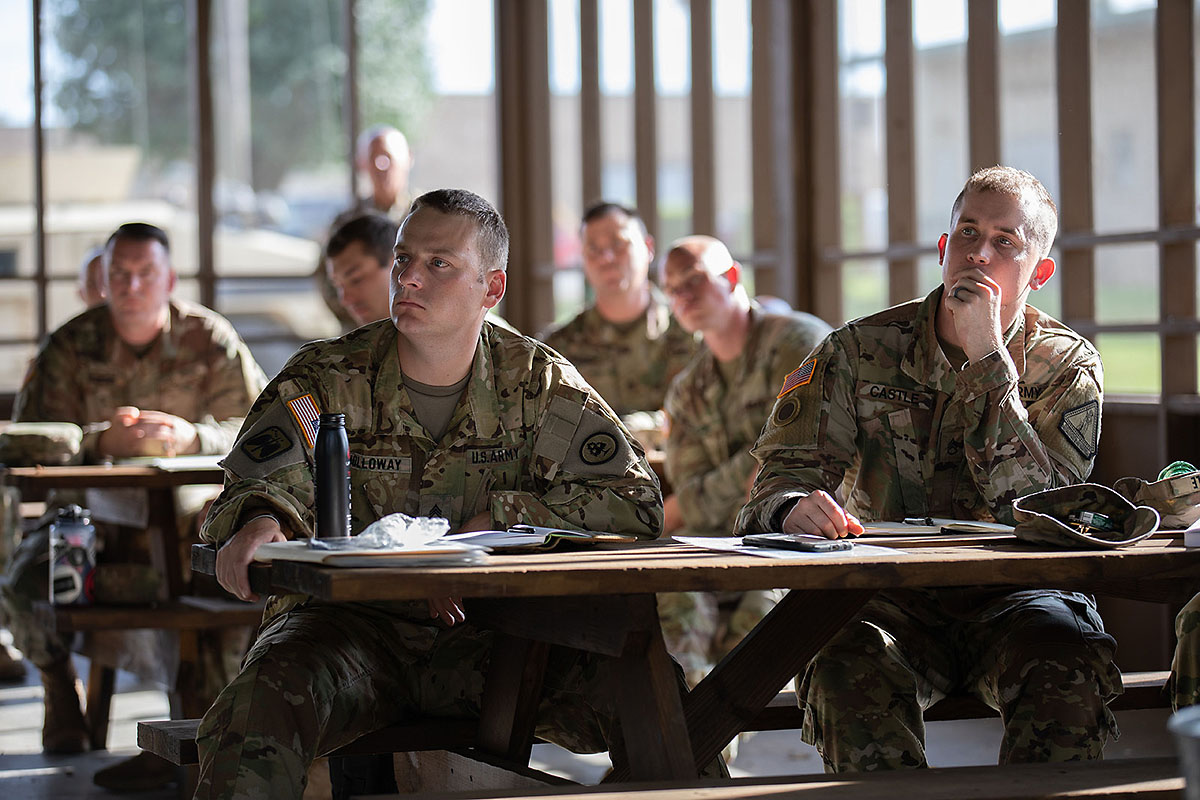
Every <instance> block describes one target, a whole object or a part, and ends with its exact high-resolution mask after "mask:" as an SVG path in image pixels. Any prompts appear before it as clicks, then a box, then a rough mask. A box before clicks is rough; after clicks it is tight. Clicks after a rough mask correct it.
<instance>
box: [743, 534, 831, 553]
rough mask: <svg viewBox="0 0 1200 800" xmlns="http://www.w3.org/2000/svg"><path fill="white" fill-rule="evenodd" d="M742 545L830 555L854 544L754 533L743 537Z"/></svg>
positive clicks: (794, 535)
mask: <svg viewBox="0 0 1200 800" xmlns="http://www.w3.org/2000/svg"><path fill="white" fill-rule="evenodd" d="M742 544H744V545H748V546H750V547H773V548H775V549H777V550H802V551H804V552H806V553H832V552H834V551H836V550H849V549H850V548H852V547H854V542H852V541H850V540H848V539H826V538H825V537H824V536H811V535H809V534H806V533H756V534H753V535H751V536H743V537H742Z"/></svg>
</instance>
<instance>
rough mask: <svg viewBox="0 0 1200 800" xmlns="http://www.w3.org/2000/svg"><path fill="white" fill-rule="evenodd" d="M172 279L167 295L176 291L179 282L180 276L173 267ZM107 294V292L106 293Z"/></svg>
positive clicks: (168, 283)
mask: <svg viewBox="0 0 1200 800" xmlns="http://www.w3.org/2000/svg"><path fill="white" fill-rule="evenodd" d="M169 274H170V277H169V278H168V279H167V294H170V293H171V292H173V291H175V284H176V283H177V282H178V281H179V274H178V273H177V272H175V268H174V267H171V271H170V273H169ZM106 294H107V292H106Z"/></svg>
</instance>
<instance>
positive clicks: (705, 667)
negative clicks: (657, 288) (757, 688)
mask: <svg viewBox="0 0 1200 800" xmlns="http://www.w3.org/2000/svg"><path fill="white" fill-rule="evenodd" d="M741 277H742V267H741V265H740V264H738V263H737V262H736V261H734V260H733V257H732V256H731V255H730V253H729V249H728V248H727V247H725V245H724V244H723V243H721V242H720V241H718V240H716V239H713V238H712V237H709V236H689V237H687V238H684V239H680V240H679V241H677V242H675V243H674V244H673V245H672V246H671V248H670V250H668V251H667V257H666V259H665V260H664V262H663V266H662V273H661V281H660V282H661V284H662V286H663V288H664V290H665V292H666V294H667V297H668V298H669V299H670V303H671V312H672V314H673V315H674V316H675V319H676V321H677V322H678V323H679V325H680V326H681V327H682V328H683V329H684V330H685V331H687V332H689V333H698V334H700V335H701V337H702V338H703V345H702V346H701V348H700V351H699V352H698V353H697V354H696V356H695V358H693V359H692V361H691V362H690V363H689V364H688V365H687V366H686V367H685V368H684V369H683V371H682V372H680V373H679V375H678V377H676V379H675V381H674V382H673V383H672V385H671V388H670V390H669V391H668V392H667V400H666V410H667V415H668V417H669V418H670V419H671V421H672V423H673V424H672V425H671V426H670V427H669V430H668V433H667V459H666V464H667V478H668V481H669V482H670V484H671V486H672V487H673V489H674V493H673V494H671V495H670V496H669V497H667V498H665V499H664V501H663V514H664V520H665V522H664V525H665V531H664V532H665V533H668V534H675V535H686V536H731V535H732V534H733V526H734V523H735V521H736V519H737V514H738V511H739V510H740V509H741V507H742V506H743V505H744V504H745V502H746V497H747V496H748V494H749V492H750V483H751V481H752V480H753V478H754V471H755V468H756V466H757V465H756V463H755V461H754V457H753V456H751V455H750V448H751V447H752V446H753V445H754V442H755V440H756V439H757V438H758V434H759V433H760V432H761V431H762V427H763V425H764V424H765V423H766V421H767V416H768V415H769V414H770V413H771V405H772V403H773V402H774V400H775V395H776V393H777V392H778V391H779V384H780V383H782V382H783V377H784V375H786V374H787V372H788V371H789V370H791V369H792V368H793V367H795V366H796V364H798V363H800V362H801V361H803V360H804V357H805V356H806V355H808V353H809V351H810V350H812V349H813V347H814V346H815V345H816V344H817V343H818V342H820V341H821V339H822V338H823V337H824V336H825V334H827V333H829V332H830V328H829V326H828V325H826V324H825V323H824V322H822V321H821V320H819V319H817V318H816V317H814V316H812V315H811V314H799V313H791V312H789V313H786V314H772V313H767V312H765V311H764V310H763V309H762V308H761V307H760V306H759V305H758V304H757V303H755V302H753V301H751V300H750V298H749V296H748V295H747V294H746V289H745V287H744V286H743V285H742V283H741ZM774 604H775V595H774V593H773V592H772V591H771V590H769V589H768V590H758V591H750V592H671V593H666V594H661V595H659V597H658V613H659V617H660V619H661V620H662V626H663V636H664V638H665V639H666V644H667V650H668V651H669V652H670V653H671V655H672V656H674V657H675V658H676V659H677V660H678V661H679V662H680V664H682V665H683V669H684V672H685V673H686V674H687V677H688V683H689V684H690V685H692V686H695V685H696V684H697V683H699V682H700V680H701V679H702V678H703V677H704V676H705V675H706V674H707V673H708V671H709V670H710V669H711V668H712V666H713V664H715V663H716V662H717V661H720V660H721V658H722V657H723V656H724V655H725V654H726V653H728V652H729V651H730V650H732V649H733V648H734V647H735V646H736V645H737V643H738V642H739V641H741V640H742V637H744V636H745V635H746V634H747V633H749V632H750V630H751V629H752V628H753V627H754V626H755V625H757V624H758V621H759V620H760V619H762V618H763V617H764V616H765V615H766V614H767V612H769V611H770V610H771V608H772V607H773V606H774Z"/></svg>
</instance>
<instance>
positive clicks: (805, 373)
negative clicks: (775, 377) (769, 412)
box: [775, 358, 817, 400]
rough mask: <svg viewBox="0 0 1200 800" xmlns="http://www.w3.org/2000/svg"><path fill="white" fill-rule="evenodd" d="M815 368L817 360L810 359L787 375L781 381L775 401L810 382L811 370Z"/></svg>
mask: <svg viewBox="0 0 1200 800" xmlns="http://www.w3.org/2000/svg"><path fill="white" fill-rule="evenodd" d="M816 368H817V360H816V359H815V358H810V359H809V360H808V361H805V362H804V363H803V364H801V365H800V366H798V367H796V368H795V369H794V370H792V371H791V372H789V373H788V376H787V377H786V378H784V379H783V388H782V389H780V390H779V394H777V395H775V399H776V400H778V399H779V398H781V397H783V396H784V395H785V394H787V393H788V392H790V391H791V390H792V389H795V388H796V387H797V386H803V385H804V384H806V383H808V382H809V381H811V380H812V376H813V370H815V369H816Z"/></svg>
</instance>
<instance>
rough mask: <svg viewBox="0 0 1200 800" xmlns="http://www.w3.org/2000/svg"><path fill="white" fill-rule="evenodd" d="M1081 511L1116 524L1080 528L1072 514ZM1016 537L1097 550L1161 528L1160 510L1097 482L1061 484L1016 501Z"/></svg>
mask: <svg viewBox="0 0 1200 800" xmlns="http://www.w3.org/2000/svg"><path fill="white" fill-rule="evenodd" d="M1081 512H1091V513H1094V514H1100V515H1102V517H1103V518H1104V519H1105V520H1107V522H1108V523H1109V524H1111V525H1112V526H1113V529H1112V530H1100V529H1098V528H1095V529H1089V530H1086V531H1083V530H1079V529H1078V528H1076V527H1075V526H1074V525H1073V524H1072V517H1078V515H1079V514H1080V513H1081ZM1013 516H1014V517H1015V518H1016V520H1017V527H1016V529H1015V531H1014V532H1015V533H1016V535H1017V538H1018V539H1020V540H1022V541H1025V542H1032V543H1034V544H1040V545H1045V546H1047V547H1070V548H1075V549H1085V550H1086V549H1096V548H1112V547H1125V546H1128V545H1131V544H1134V543H1135V542H1138V541H1140V540H1142V539H1145V538H1146V537H1147V536H1149V535H1150V534H1152V533H1154V532H1155V531H1156V530H1158V512H1157V511H1155V510H1154V509H1153V508H1150V507H1149V506H1137V507H1134V505H1133V503H1131V502H1129V501H1128V500H1126V499H1125V498H1124V497H1122V496H1121V495H1119V494H1117V493H1116V492H1114V491H1113V490H1112V489H1110V488H1108V487H1107V486H1101V485H1100V484H1098V483H1077V484H1074V485H1073V486H1060V487H1058V488H1057V489H1046V490H1044V491H1041V492H1034V493H1033V494H1028V495H1025V496H1024V497H1019V498H1017V499H1016V500H1014V501H1013Z"/></svg>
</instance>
